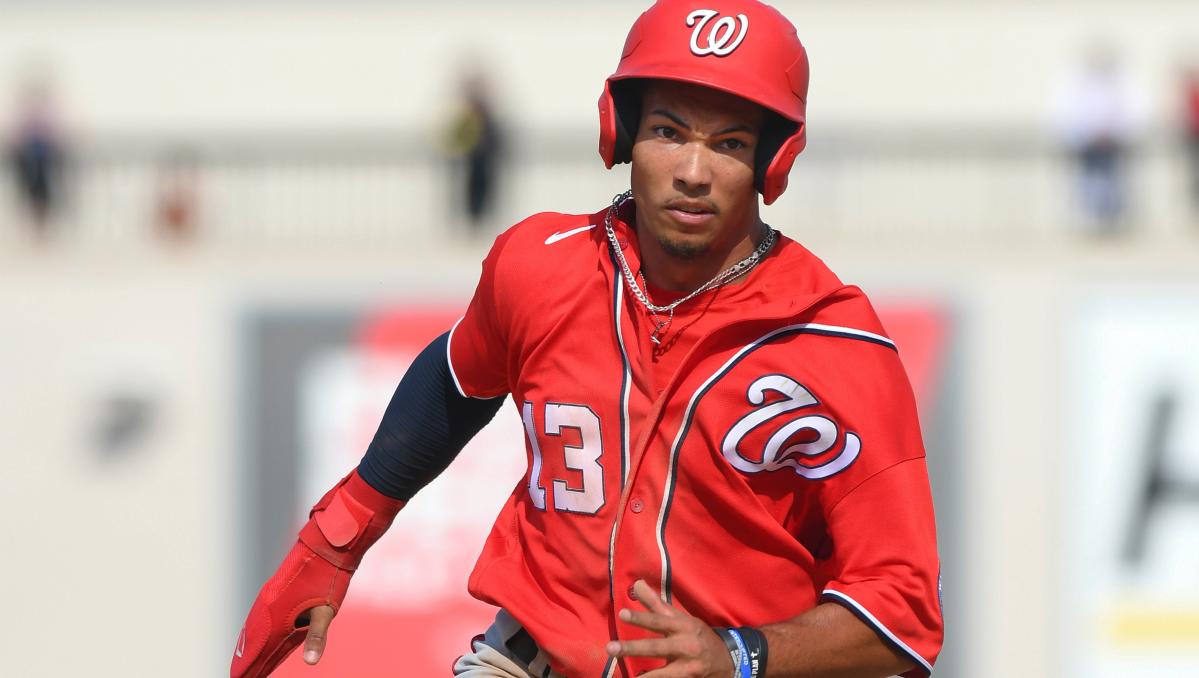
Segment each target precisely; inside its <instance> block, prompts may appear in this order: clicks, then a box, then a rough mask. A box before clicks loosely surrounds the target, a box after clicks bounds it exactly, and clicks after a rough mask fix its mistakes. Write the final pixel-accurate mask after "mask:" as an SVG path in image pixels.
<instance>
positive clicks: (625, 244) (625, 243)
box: [616, 235, 629, 250]
mask: <svg viewBox="0 0 1199 678" xmlns="http://www.w3.org/2000/svg"><path fill="white" fill-rule="evenodd" d="M616 242H618V243H620V249H622V250H627V249H629V241H628V240H627V239H626V238H625V237H624V236H623V235H622V236H620V237H619V238H617V239H616Z"/></svg>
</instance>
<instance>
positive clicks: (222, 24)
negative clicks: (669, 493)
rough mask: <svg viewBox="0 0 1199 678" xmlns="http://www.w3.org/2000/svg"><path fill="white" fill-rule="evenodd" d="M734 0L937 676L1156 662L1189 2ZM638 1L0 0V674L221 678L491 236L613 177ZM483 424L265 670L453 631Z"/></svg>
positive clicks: (483, 472)
mask: <svg viewBox="0 0 1199 678" xmlns="http://www.w3.org/2000/svg"><path fill="white" fill-rule="evenodd" d="M775 4H776V6H778V7H779V8H780V9H781V10H783V12H784V13H785V14H787V15H788V16H789V17H790V18H791V19H792V20H793V21H794V22H795V23H796V25H797V27H798V29H799V33H800V36H801V38H802V39H803V40H804V41H805V44H806V45H807V47H808V49H809V52H810V54H811V61H812V69H813V75H812V85H811V94H810V104H809V139H810V142H809V148H808V150H807V151H805V154H804V155H803V156H801V157H800V159H799V161H798V162H797V166H796V168H795V170H794V171H793V173H792V176H791V187H790V188H789V190H788V192H787V193H786V195H785V196H784V197H783V198H781V199H780V200H779V202H778V203H776V204H775V205H774V206H771V207H770V208H767V210H766V218H767V220H768V221H770V222H771V223H772V224H773V225H774V226H775V227H777V228H780V229H781V230H782V231H784V232H785V233H787V234H788V235H790V236H792V237H794V238H796V239H798V240H800V241H801V242H803V243H805V244H806V245H808V246H809V247H811V248H812V249H813V250H815V251H816V252H817V253H818V254H820V255H821V256H822V257H824V258H825V259H826V261H828V262H829V264H830V265H831V266H832V267H833V269H834V270H836V271H837V272H838V273H839V274H840V275H841V277H842V278H843V279H845V280H847V281H851V282H855V283H858V284H860V285H862V286H863V287H864V288H865V289H866V291H867V292H868V293H869V294H870V295H871V296H872V298H874V299H875V300H876V301H877V303H878V305H879V306H880V308H881V309H882V311H883V316H884V319H885V321H886V322H887V324H888V327H889V329H890V330H891V331H892V333H893V334H895V335H896V338H897V340H898V341H899V343H900V346H901V350H902V354H903V356H904V360H905V362H906V363H907V365H908V369H909V371H911V372H913V373H914V375H913V376H914V379H919V380H921V383H922V384H923V386H920V385H918V391H920V400H921V407H922V416H923V418H924V424H925V433H926V438H927V440H928V443H929V455H930V457H929V462H930V472H931V474H932V480H933V484H934V490H935V492H936V496H937V501H938V521H939V526H940V532H941V543H942V552H943V558H944V561H945V567H946V577H945V605H946V614H947V617H948V625H949V628H948V638H947V642H946V647H945V652H944V655H943V659H942V661H941V663H939V671H938V675H944V676H952V677H955V678H956V677H958V676H964V677H969V678H974V677H979V678H991V677H994V678H998V677H999V676H1007V675H1022V676H1033V677H1037V676H1046V677H1048V676H1148V675H1153V676H1155V677H1158V678H1160V677H1162V676H1189V675H1194V674H1195V667H1197V666H1199V577H1196V576H1195V573H1196V572H1199V499H1197V498H1196V497H1197V496H1199V489H1197V488H1199V358H1197V357H1196V353H1195V346H1196V345H1199V75H1196V73H1197V71H1196V69H1197V68H1199V5H1196V4H1195V3H1187V2H1182V1H1177V2H1172V1H1166V0H1148V1H1141V2H1131V1H1128V0H1125V1H1116V0H1109V1H1104V2H1082V1H1077V2H1075V1H1069V0H1059V1H1058V2H1025V1H1022V0H1009V1H1000V0H994V1H989V2H988V1H982V0H978V1H976V2H947V1H941V0H914V1H912V2H906V3H901V4H899V3H891V2H881V1H866V0H863V1H857V0H849V1H847V0H841V1H839V2H831V1H813V2H803V3H800V2H778V3H775ZM642 7H643V4H642V3H637V2H624V1H619V2H617V1H609V2H573V3H555V2H540V1H535V0H523V1H516V2H505V3H490V2H481V1H477V2H470V1H465V0H444V1H443V2H437V3H430V2H416V1H409V2H391V3H383V2H364V1H351V2H341V3H332V2H322V1H316V0H312V1H309V2H301V3H292V2H253V3H234V2H203V3H202V2H196V1H192V0H175V1H173V2H148V1H147V2H130V1H125V0H106V1H93V2H74V1H68V0H54V1H50V0H45V1H42V2H36V3H31V2H13V1H4V0H0V142H2V143H0V145H2V147H3V148H4V161H5V164H4V174H3V175H0V176H3V180H2V181H0V347H2V348H3V350H0V384H3V386H2V387H0V445H2V447H0V449H3V450H4V454H5V461H6V473H4V474H3V480H0V490H2V494H0V502H3V503H2V505H0V508H3V509H4V511H3V513H4V515H5V518H4V520H3V521H0V525H2V526H3V530H4V537H5V542H6V543H7V544H9V545H10V546H9V549H8V550H7V551H6V553H8V554H9V557H8V558H4V559H3V560H4V564H3V565H0V567H2V568H3V570H2V572H3V573H4V574H5V575H7V576H6V579H7V580H8V581H10V582H14V585H13V586H12V589H13V594H12V596H11V598H12V600H14V601H15V611H14V612H13V613H12V614H10V615H8V616H7V619H6V620H5V621H4V622H0V637H3V638H4V639H5V640H4V643H3V645H4V647H6V648H13V649H11V650H10V651H9V652H8V653H6V657H5V660H4V667H5V668H4V669H3V670H2V671H0V673H3V675H13V676H64V675H76V674H79V673H88V674H91V675H97V676H128V675H136V676H143V675H145V676H150V675H156V676H157V675H172V676H213V675H219V674H221V673H222V672H224V671H225V670H227V669H226V666H227V663H228V658H229V653H230V650H231V648H232V645H233V642H234V640H235V639H236V636H237V631H238V628H239V626H240V622H241V618H242V616H243V615H244V613H245V611H246V610H247V609H248V606H249V603H250V600H251V599H252V597H253V595H254V592H255V591H256V590H257V586H258V585H259V584H260V583H261V581H262V580H263V579H264V578H265V577H266V576H267V575H268V574H269V572H270V571H271V569H272V568H273V566H274V563H275V562H276V561H277V559H278V557H279V556H280V555H281V553H282V552H283V550H284V549H286V548H287V546H288V544H289V540H290V538H291V535H292V534H294V529H295V528H296V527H297V526H298V525H299V522H300V521H301V520H302V519H303V516H304V513H305V511H306V508H307V507H308V506H309V505H310V504H311V503H312V501H314V500H315V499H316V498H317V497H318V496H319V494H320V493H321V492H322V491H323V489H324V488H325V487H327V486H328V485H330V484H331V483H332V482H333V481H334V480H336V478H337V477H339V476H340V475H341V474H342V473H344V472H345V470H346V469H347V468H349V467H350V466H352V465H353V464H354V463H355V462H356V460H357V458H358V457H359V456H360V454H361V452H362V450H363V449H364V445H365V440H369V436H370V435H371V433H372V432H373V426H374V423H375V422H377V420H378V416H379V414H380V413H381V412H382V409H383V407H384V406H385V405H386V402H387V399H388V397H389V396H390V392H391V389H392V388H394V384H395V382H396V381H397V380H398V377H399V375H400V374H402V371H403V368H404V366H405V364H406V363H407V361H409V360H411V358H412V356H414V355H415V351H417V350H419V348H420V347H421V346H423V344H424V342H426V341H427V340H428V339H429V338H431V337H433V336H435V335H436V334H439V333H440V332H441V331H443V330H444V328H445V327H446V326H447V323H449V322H452V320H453V319H454V318H456V317H457V314H458V313H460V311H461V309H462V308H463V307H464V305H465V301H466V300H467V299H468V298H469V294H470V292H471V290H472V289H473V286H474V283H475V278H476V275H477V271H478V263H479V261H480V259H481V258H482V256H483V254H484V253H485V252H486V250H487V248H488V246H489V244H490V240H491V238H492V237H494V235H495V234H496V233H498V232H499V231H500V230H502V229H503V228H506V227H507V226H508V225H510V224H511V223H513V222H515V221H516V220H518V219H519V218H521V217H523V216H525V215H528V214H530V213H533V212H537V211H546V210H554V211H563V212H592V211H595V210H598V209H600V208H601V207H603V206H604V205H606V204H607V202H608V201H609V200H610V198H611V196H612V195H613V194H614V193H617V192H619V191H620V190H622V189H623V187H624V186H626V185H627V171H628V170H627V167H621V168H618V169H616V170H613V171H611V172H608V171H605V170H604V169H603V167H602V163H601V162H600V161H599V158H598V157H597V154H596V151H595V147H596V141H597V132H596V129H595V123H596V113H595V102H596V98H597V97H598V94H599V92H600V89H601V87H602V82H603V79H604V77H606V75H607V74H608V73H609V72H610V71H611V70H612V68H614V66H615V64H616V59H617V56H618V54H619V49H620V45H621V44H622V42H623V39H624V35H625V32H626V31H627V29H628V26H629V25H630V24H631V23H632V21H633V19H634V18H635V15H636V13H637V12H638V11H639V10H640V9H641V8H642ZM901 335H902V336H901ZM917 373H918V374H919V375H923V376H919V377H918V376H917ZM500 420H501V421H499V422H497V424H496V425H495V427H494V428H493V429H491V430H489V431H488V432H486V433H484V434H482V435H481V438H480V440H478V441H476V443H474V444H473V445H472V447H471V448H470V449H468V450H467V451H466V452H465V453H464V457H463V458H462V459H460V460H459V461H458V462H456V463H455V466H454V468H452V469H451V471H450V472H449V473H448V474H447V475H446V476H445V477H443V478H441V479H439V480H438V481H437V483H435V484H434V485H433V486H431V487H430V488H429V489H428V490H426V492H425V493H423V494H422V495H421V496H420V497H418V499H417V501H416V502H414V503H413V506H412V507H411V508H410V510H408V511H405V513H404V514H402V516H401V518H400V520H399V521H397V526H396V528H395V529H393V534H391V535H389V538H388V540H385V541H384V542H381V544H380V546H379V550H380V553H379V554H376V555H374V556H372V558H368V564H369V566H370V568H371V569H370V571H364V572H363V573H362V575H360V578H359V579H356V582H357V583H356V585H355V591H354V592H352V593H351V596H352V597H354V596H358V597H360V599H361V600H360V603H359V604H358V605H357V607H358V608H359V609H360V610H362V612H360V613H358V614H359V616H358V618H357V619H356V620H355V619H352V618H351V617H350V616H349V615H348V614H347V615H345V617H344V619H339V620H338V624H336V625H335V626H334V631H333V637H332V640H331V643H332V648H333V649H331V654H330V656H329V657H328V659H329V662H328V663H327V664H323V665H322V668H320V669H318V670H317V671H309V672H305V671H304V670H303V669H296V668H289V669H288V670H289V671H294V673H292V674H289V675H313V676H316V675H380V676H384V675H387V676H396V675H440V673H439V672H440V671H441V668H440V667H444V666H446V665H447V664H448V662H449V661H450V660H452V659H453V657H454V656H455V655H456V654H457V653H458V652H460V651H461V650H462V649H463V648H465V647H466V643H467V642H468V640H469V638H470V636H471V635H473V633H474V632H477V630H479V629H481V627H480V624H484V623H485V620H486V615H487V611H486V609H484V608H482V606H478V605H475V604H473V603H471V602H470V601H469V600H464V593H463V591H464V588H465V576H466V572H467V571H468V570H469V568H470V566H471V565H472V564H473V558H474V555H475V554H476V553H477V551H478V547H479V545H480V544H481V541H482V538H483V535H484V534H485V531H486V529H487V528H488V527H489V526H490V521H491V517H492V516H493V515H494V513H495V510H496V508H497V507H498V505H499V503H500V501H502V499H503V497H504V496H505V495H506V494H507V493H508V492H509V491H510V489H511V487H512V485H513V484H514V483H515V482H516V481H517V479H518V478H519V476H520V474H521V473H522V472H523V464H522V463H521V457H520V455H521V454H522V452H521V449H522V448H521V442H520V428H519V425H517V424H516V423H515V422H516V417H514V416H512V412H511V411H505V412H504V413H502V414H501V415H500ZM501 452H502V454H501ZM499 459H502V460H504V461H497V460H499ZM497 479H498V480H497ZM17 554H20V555H21V556H22V557H21V558H16V557H12V556H14V555H17ZM339 629H343V630H342V631H339ZM339 633H341V635H340V636H339V635H338V634H339ZM64 638H65V639H67V640H64ZM339 642H340V643H342V647H343V648H344V649H342V650H341V655H340V656H335V655H334V654H332V653H333V652H334V651H335V650H336V649H337V645H338V643H339ZM352 657H358V658H359V661H361V658H362V657H365V658H367V660H368V661H369V664H370V666H369V668H364V667H363V666H362V665H360V664H350V663H343V664H338V663H336V662H352V661H353V659H352ZM411 662H418V663H417V664H411ZM419 662H427V664H421V663H419ZM414 665H416V666H426V665H427V666H435V667H439V668H437V669H429V670H427V671H428V672H427V673H424V672H421V671H413V670H412V669H411V666H414ZM339 666H340V667H341V668H339ZM350 666H352V667H354V668H352V669H351V668H346V667H350ZM406 666H407V667H408V671H409V672H408V673H406V672H405V667H406ZM372 671H373V673H372Z"/></svg>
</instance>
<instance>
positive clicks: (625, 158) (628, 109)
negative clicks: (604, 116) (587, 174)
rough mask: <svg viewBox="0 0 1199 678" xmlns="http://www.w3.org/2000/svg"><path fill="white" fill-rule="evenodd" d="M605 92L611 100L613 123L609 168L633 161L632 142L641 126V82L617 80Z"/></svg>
mask: <svg viewBox="0 0 1199 678" xmlns="http://www.w3.org/2000/svg"><path fill="white" fill-rule="evenodd" d="M607 91H608V92H609V94H610V97H611V100H612V111H613V116H612V117H613V122H614V123H615V130H614V132H615V136H614V143H613V147H612V162H611V164H610V165H609V167H611V165H614V164H618V163H623V162H632V160H633V141H634V140H635V139H636V138H637V129H638V127H640V126H641V82H640V81H638V80H636V79H629V80H618V81H616V82H611V83H609V84H608V86H607Z"/></svg>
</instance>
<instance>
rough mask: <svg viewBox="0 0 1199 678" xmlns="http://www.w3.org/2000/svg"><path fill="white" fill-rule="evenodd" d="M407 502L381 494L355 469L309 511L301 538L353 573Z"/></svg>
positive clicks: (322, 554) (319, 552)
mask: <svg viewBox="0 0 1199 678" xmlns="http://www.w3.org/2000/svg"><path fill="white" fill-rule="evenodd" d="M404 503H405V502H403V501H401V500H399V499H393V498H391V497H388V496H386V495H384V494H382V493H380V492H379V491H378V490H376V489H375V488H373V487H371V486H370V485H368V484H367V483H366V481H365V480H363V479H362V476H360V475H358V471H356V470H355V471H351V472H350V474H349V475H347V476H346V477H345V478H342V479H341V482H339V483H337V485H335V486H334V487H333V489H331V490H329V491H328V492H326V493H325V496H323V497H321V500H320V501H318V502H317V503H316V505H315V506H313V507H312V510H311V511H309V513H308V517H309V520H308V523H307V524H306V525H304V528H303V529H301V530H300V541H302V542H304V543H305V544H307V545H308V548H310V549H312V550H313V551H314V552H316V553H317V554H319V555H320V556H321V557H322V558H324V559H325V560H328V561H329V562H330V563H333V564H334V565H336V566H337V567H339V568H341V569H343V570H349V571H351V572H353V571H354V570H356V569H358V564H359V563H360V562H362V557H363V556H364V555H366V551H367V549H369V548H370V547H371V545H372V544H374V543H375V542H376V541H378V540H379V537H382V536H383V533H384V532H386V531H387V528H389V527H391V522H392V521H393V520H395V517H396V514H397V513H399V512H400V509H402V508H403V507H404Z"/></svg>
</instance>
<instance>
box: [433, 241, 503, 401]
mask: <svg viewBox="0 0 1199 678" xmlns="http://www.w3.org/2000/svg"><path fill="white" fill-rule="evenodd" d="M510 236H511V231H508V232H506V233H504V234H503V235H501V236H500V237H499V238H497V239H496V241H495V245H493V246H492V248H491V252H490V253H488V255H487V258H486V259H484V260H483V272H482V274H481V275H480V276H479V284H478V286H477V287H476V288H475V294H474V296H473V297H472V298H471V300H470V304H469V305H468V306H467V307H466V313H465V314H463V316H462V318H461V319H460V320H459V321H458V322H457V323H455V324H454V327H453V329H452V330H450V337H449V342H448V343H447V346H446V353H447V356H446V357H447V360H448V361H449V365H450V376H451V378H452V379H453V381H454V386H455V387H456V388H457V389H458V393H460V394H461V395H462V396H463V397H466V398H498V397H501V396H503V395H505V394H507V393H509V392H510V390H511V389H510V387H509V384H508V344H509V337H510V333H509V331H508V330H509V322H508V321H509V319H510V317H509V316H510V313H511V307H510V305H509V304H507V303H505V301H506V300H510V299H511V298H510V297H508V296H507V293H506V291H505V289H506V288H505V276H504V271H506V266H505V264H506V262H505V261H504V260H505V248H506V246H507V244H508V242H509V240H510Z"/></svg>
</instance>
